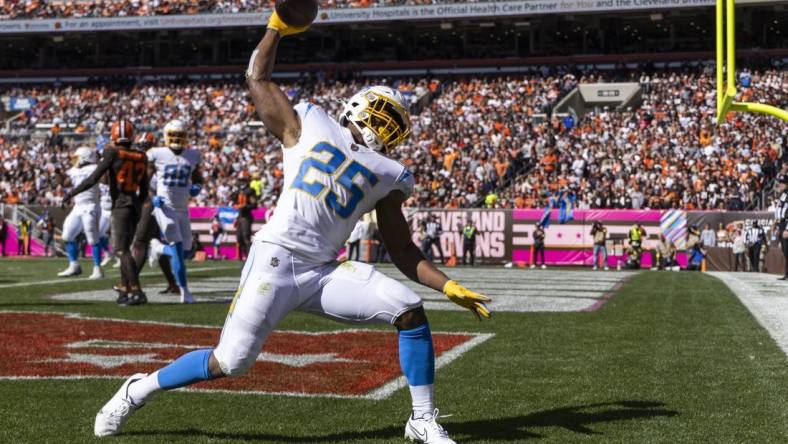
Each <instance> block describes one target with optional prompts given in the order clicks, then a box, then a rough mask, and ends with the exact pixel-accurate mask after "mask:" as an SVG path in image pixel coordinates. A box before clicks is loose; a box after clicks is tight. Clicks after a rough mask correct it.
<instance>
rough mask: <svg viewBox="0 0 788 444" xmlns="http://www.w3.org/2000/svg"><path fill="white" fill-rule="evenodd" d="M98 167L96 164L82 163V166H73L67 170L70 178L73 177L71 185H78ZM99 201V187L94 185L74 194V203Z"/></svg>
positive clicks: (94, 203) (93, 203)
mask: <svg viewBox="0 0 788 444" xmlns="http://www.w3.org/2000/svg"><path fill="white" fill-rule="evenodd" d="M95 169H96V165H95V164H89V165H82V166H80V167H73V168H70V169H69V170H68V171H66V174H68V178H69V179H71V185H72V186H75V187H76V186H77V185H79V184H80V183H82V182H84V181H85V179H87V178H88V176H90V175H91V174H92V173H93V170H95ZM98 203H99V187H98V185H94V186H93V187H91V188H88V189H87V190H85V191H83V192H81V193H79V194H77V195H76V196H74V205H85V204H89V205H96V204H98Z"/></svg>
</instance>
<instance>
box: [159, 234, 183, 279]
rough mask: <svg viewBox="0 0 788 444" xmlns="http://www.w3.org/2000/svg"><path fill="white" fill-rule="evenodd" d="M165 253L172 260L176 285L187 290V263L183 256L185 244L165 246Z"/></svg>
mask: <svg viewBox="0 0 788 444" xmlns="http://www.w3.org/2000/svg"><path fill="white" fill-rule="evenodd" d="M163 253H164V254H166V255H167V256H169V257H171V258H172V273H173V274H174V275H175V283H176V284H178V286H179V287H181V288H186V261H185V260H184V254H183V242H175V244H172V245H165V246H164V252H163Z"/></svg>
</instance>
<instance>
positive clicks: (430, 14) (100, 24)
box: [0, 0, 747, 34]
mask: <svg viewBox="0 0 788 444" xmlns="http://www.w3.org/2000/svg"><path fill="white" fill-rule="evenodd" d="M746 2H747V0H740V1H739V2H737V4H740V3H746ZM714 4H715V1H714V0H529V1H499V2H483V3H476V2H469V3H452V4H437V5H414V6H390V7H389V6H386V7H379V8H335V9H324V10H322V11H320V12H319V14H318V17H317V19H316V21H315V23H316V24H323V23H325V24H342V23H368V22H387V21H397V20H447V19H462V18H486V17H489V18H495V17H517V16H524V17H527V16H535V15H548V14H569V13H603V12H610V11H641V10H642V11H656V10H661V9H669V10H672V9H677V8H691V7H711V6H713V5H714ZM269 14H270V10H265V11H263V12H252V13H237V14H190V15H159V16H140V17H128V16H127V17H109V18H69V19H32V20H0V33H4V34H18V33H64V32H97V31H128V30H155V29H187V28H228V27H244V26H245V27H252V26H255V27H259V26H261V25H262V24H263V23H266V21H267V19H268V15H269Z"/></svg>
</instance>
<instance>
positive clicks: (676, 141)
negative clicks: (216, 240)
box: [0, 67, 788, 209]
mask: <svg viewBox="0 0 788 444" xmlns="http://www.w3.org/2000/svg"><path fill="white" fill-rule="evenodd" d="M616 73H617V75H618V76H619V77H620V76H625V77H626V78H627V79H629V80H631V81H639V82H640V83H641V85H642V88H643V91H644V100H643V103H642V105H641V106H640V107H639V108H638V109H633V110H626V111H622V112H615V111H611V110H605V109H601V110H597V111H596V112H590V113H588V114H586V115H585V116H583V117H582V118H580V119H579V120H578V121H577V122H574V121H566V120H563V119H559V118H555V117H554V118H551V117H549V116H550V111H551V109H552V107H553V105H555V103H556V102H557V101H558V100H559V99H560V98H561V97H562V96H563V95H565V94H566V93H567V92H569V91H570V90H572V89H573V88H574V87H575V86H576V84H577V83H578V82H600V81H613V80H621V79H620V78H619V77H616V78H611V77H609V74H605V73H585V74H583V73H570V72H568V71H564V70H562V69H553V70H548V69H545V70H544V71H543V72H534V73H532V74H529V75H519V76H516V77H503V76H498V77H495V76H490V77H484V76H471V77H443V78H435V79H430V80H415V79H407V78H404V79H398V80H396V81H392V80H382V79H380V78H371V79H356V80H330V79H323V78H318V79H311V80H303V81H299V82H295V83H291V84H288V85H286V86H285V87H284V88H285V91H286V92H287V94H288V95H289V96H290V97H291V98H292V99H293V100H294V101H298V100H300V99H310V100H313V101H315V102H317V103H318V104H320V105H322V106H323V107H325V108H326V109H327V110H328V111H329V112H330V113H332V114H334V115H336V113H337V112H338V109H339V106H340V105H341V103H340V101H339V99H341V98H346V97H349V96H350V95H351V94H352V93H353V92H355V91H357V90H358V89H359V88H361V87H362V86H364V85H365V84H368V83H370V82H381V81H383V82H385V83H388V84H391V85H392V86H395V87H397V88H398V89H400V90H401V91H403V92H404V93H406V95H407V96H408V97H411V100H412V102H413V109H414V115H413V135H412V137H411V140H410V142H409V143H408V144H407V145H406V146H404V147H401V148H400V149H398V150H397V152H396V154H395V156H397V157H398V160H400V161H401V162H403V163H405V164H406V165H408V166H409V167H410V168H411V169H412V170H413V172H414V175H415V177H416V178H417V185H416V191H415V193H414V195H413V196H412V198H411V199H410V201H409V202H408V204H409V205H411V206H421V207H426V206H429V207H437V206H443V207H449V208H458V207H469V206H480V205H482V204H483V203H484V197H485V196H487V195H488V194H494V195H495V199H491V200H489V199H488V201H487V204H489V205H494V206H497V207H517V208H540V207H543V206H544V205H545V204H546V201H547V199H548V196H549V194H548V192H551V193H555V192H557V191H561V190H571V191H572V192H574V193H575V194H576V195H577V197H578V202H577V206H578V207H580V208H599V207H605V208H639V207H650V208H674V207H681V208H690V209H691V208H698V209H708V208H723V207H733V208H738V207H741V208H744V207H746V206H747V205H748V204H749V203H750V202H752V201H753V199H755V198H756V195H757V193H758V191H759V190H760V189H761V188H762V187H763V186H764V184H766V183H768V181H769V180H770V179H771V178H772V177H774V176H775V175H776V174H777V171H778V168H779V162H781V161H782V160H784V158H785V156H786V154H785V150H784V143H785V141H786V140H787V139H786V137H788V133H787V132H788V129H786V127H785V125H784V124H783V123H782V122H780V121H779V120H777V119H773V118H770V117H764V116H757V115H747V114H740V115H735V116H733V117H732V118H731V120H729V122H728V123H726V124H725V125H724V126H723V127H721V128H715V127H713V126H712V123H711V122H712V116H713V113H714V88H713V82H712V80H713V72H711V71H710V70H709V69H708V68H704V67H698V68H685V69H674V70H668V71H664V70H663V71H660V70H655V71H631V72H626V71H621V70H619V71H616ZM747 75H749V76H750V77H751V83H750V84H751V85H752V86H758V88H757V89H756V88H745V89H743V91H742V94H744V95H748V96H751V97H750V98H749V100H753V101H766V102H769V103H773V104H778V105H779V104H784V103H785V101H786V94H785V89H786V85H788V72H786V71H777V70H769V71H765V72H752V73H748V74H747ZM2 96H24V97H34V98H36V99H37V103H36V105H35V107H34V108H33V109H32V110H30V111H28V112H27V113H26V114H25V115H24V116H22V117H21V118H18V119H16V120H14V121H12V122H11V124H10V126H9V129H8V130H0V165H2V169H0V193H1V194H2V196H3V201H5V202H9V203H17V202H18V203H39V204H53V205H57V204H59V203H60V196H61V195H62V193H63V190H62V183H63V171H64V169H66V168H67V167H68V165H69V157H68V156H69V152H71V151H72V150H73V148H74V147H75V146H76V145H78V144H79V138H80V134H81V135H93V134H100V133H103V132H105V130H106V126H107V123H108V122H109V120H110V119H112V118H113V117H114V116H116V115H118V114H119V113H123V114H124V115H125V116H127V117H130V118H131V119H132V120H133V121H134V122H135V124H137V126H138V127H139V128H140V129H144V130H154V131H156V130H158V129H160V128H161V127H162V126H163V125H164V124H165V123H166V121H167V120H169V119H171V118H174V117H179V118H183V119H186V120H187V121H188V122H189V123H190V126H191V127H192V128H193V129H194V132H195V134H194V142H195V144H196V145H197V147H198V148H199V149H200V150H201V151H202V152H203V153H204V158H205V159H206V162H205V163H204V166H203V168H204V172H205V174H206V176H207V177H209V178H210V179H209V180H208V183H207V186H206V189H205V190H204V192H203V193H202V194H201V195H200V197H198V198H197V201H196V203H197V204H211V205H216V204H218V205H222V204H227V203H229V202H230V194H231V192H232V191H233V190H235V189H237V185H238V183H239V181H242V180H246V179H247V178H249V177H259V178H260V179H261V180H262V182H263V187H262V193H263V196H262V199H261V200H262V201H263V202H268V203H270V202H272V201H273V200H274V199H275V198H276V196H277V195H278V193H279V191H280V190H281V187H282V168H281V154H280V152H279V149H278V144H277V143H276V141H275V140H273V139H272V138H271V137H270V136H269V135H267V133H266V132H265V131H263V130H262V129H261V127H260V126H259V124H258V123H256V122H255V121H256V117H255V116H254V110H253V107H252V105H251V103H250V102H249V99H248V96H247V94H246V90H245V87H244V85H243V84H242V83H241V82H238V81H232V82H230V81H224V82H222V81H167V82H163V81H158V82H152V83H143V84H139V85H136V84H118V83H112V82H104V83H97V84H90V85H79V86H67V85H66V86H53V85H38V86H34V87H32V86H26V87H21V88H20V87H17V88H11V89H6V90H2V89H0V97H2ZM67 134H68V135H70V136H67ZM781 156H782V158H781ZM523 173H525V174H523Z"/></svg>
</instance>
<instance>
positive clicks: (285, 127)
mask: <svg viewBox="0 0 788 444" xmlns="http://www.w3.org/2000/svg"><path fill="white" fill-rule="evenodd" d="M280 33H281V31H279V30H277V29H274V28H272V27H271V23H270V22H269V28H268V29H266V31H265V35H263V39H262V40H260V43H259V44H258V45H257V48H255V50H254V52H253V53H252V57H251V58H250V59H249V66H248V67H247V68H246V83H247V85H248V86H249V94H250V95H251V96H252V101H253V102H254V107H255V109H256V110H257V115H258V116H260V119H261V120H262V121H263V124H265V127H266V128H267V129H268V131H270V132H271V134H273V135H274V136H275V137H276V138H277V139H279V140H280V141H282V144H283V145H284V146H285V148H287V147H291V146H293V145H295V144H296V143H297V142H298V138H299V137H300V136H301V120H300V119H299V118H298V115H297V114H296V112H295V111H294V110H293V104H292V103H290V99H288V98H287V96H286V95H285V93H284V92H282V90H281V89H280V88H279V85H277V84H276V83H274V82H273V81H272V80H271V73H272V72H273V70H274V61H275V60H276V48H277V46H279V40H280V39H281V38H282V35H285V34H280Z"/></svg>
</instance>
